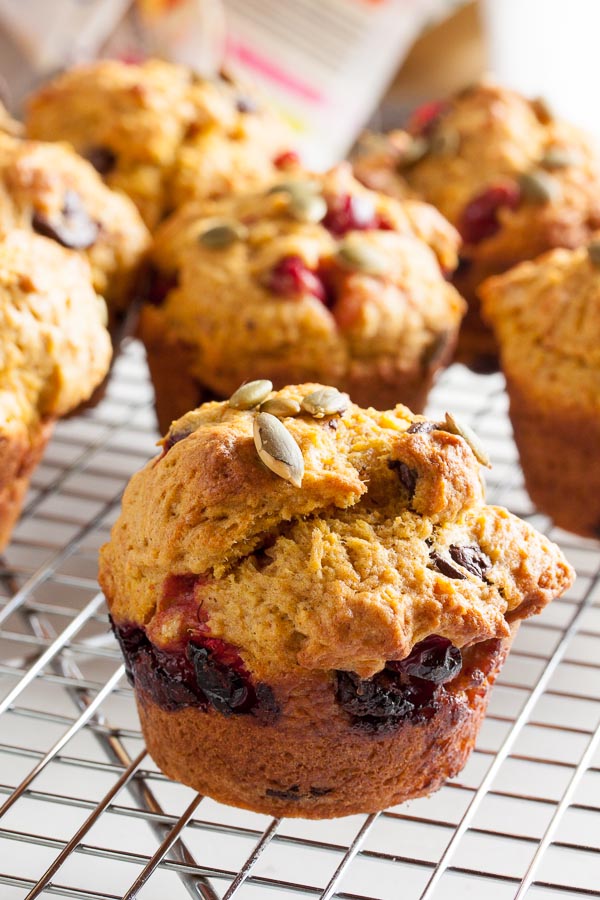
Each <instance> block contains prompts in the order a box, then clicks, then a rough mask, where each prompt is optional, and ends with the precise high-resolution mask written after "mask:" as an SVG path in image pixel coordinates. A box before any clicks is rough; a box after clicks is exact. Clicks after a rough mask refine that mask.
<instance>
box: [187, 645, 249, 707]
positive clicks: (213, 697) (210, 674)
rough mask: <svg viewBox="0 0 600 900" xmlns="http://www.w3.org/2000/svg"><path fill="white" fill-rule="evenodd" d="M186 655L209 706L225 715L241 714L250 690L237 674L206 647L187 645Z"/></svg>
mask: <svg viewBox="0 0 600 900" xmlns="http://www.w3.org/2000/svg"><path fill="white" fill-rule="evenodd" d="M188 655H189V657H190V659H191V661H192V663H193V666H194V670H195V672H196V681H197V682H198V685H199V686H200V688H201V690H202V693H203V694H204V696H205V697H206V698H207V700H208V702H209V703H210V705H211V706H212V707H214V709H216V710H217V712H220V713H224V714H225V715H231V713H233V712H236V711H237V712H241V711H242V709H243V707H245V706H246V704H247V703H248V700H249V699H250V690H249V686H248V684H247V683H246V681H245V680H244V679H243V678H242V676H241V675H240V674H239V672H237V671H236V670H235V669H233V668H231V667H230V666H228V665H225V664H222V663H220V662H219V660H218V658H216V656H215V654H214V653H213V652H212V651H211V650H209V649H208V647H197V646H195V645H194V644H188Z"/></svg>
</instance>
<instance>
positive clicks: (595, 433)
mask: <svg viewBox="0 0 600 900" xmlns="http://www.w3.org/2000/svg"><path fill="white" fill-rule="evenodd" d="M599 237H600V236H599ZM481 298H482V304H483V314H484V316H485V318H486V319H487V321H489V322H490V324H491V325H492V327H493V329H494V333H495V335H496V339H497V341H498V344H499V347H500V359H501V363H502V368H503V370H504V373H505V375H506V381H507V389H508V393H509V396H510V417H511V421H512V424H513V429H514V433H515V440H516V442H517V447H518V449H519V454H520V457H521V465H522V467H523V473H524V475H525V484H526V486H527V490H528V491H529V493H530V495H531V498H532V500H533V501H534V503H535V504H536V505H537V506H538V508H539V509H540V510H542V511H543V512H545V513H548V515H550V516H551V517H552V518H553V520H554V521H555V523H556V524H557V525H560V526H561V527H562V528H566V529H567V530H569V531H575V532H577V533H578V534H583V535H587V536H588V537H600V468H599V467H598V465H597V464H596V459H597V456H598V447H599V446H600V240H599V239H596V240H594V241H593V242H591V243H590V245H589V246H588V247H580V248H578V249H577V250H564V249H557V250H553V251H550V252H549V253H546V254H544V255H543V256H541V257H540V258H539V259H537V260H535V261H533V262H525V263H521V265H519V266H516V267H515V268H514V269H511V271H509V272H506V273H505V274H504V275H498V276H496V277H494V278H490V279H489V280H488V281H486V282H484V284H483V285H482V286H481Z"/></svg>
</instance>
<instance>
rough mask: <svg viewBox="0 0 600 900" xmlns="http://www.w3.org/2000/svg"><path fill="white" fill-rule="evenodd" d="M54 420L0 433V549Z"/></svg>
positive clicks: (7, 534)
mask: <svg viewBox="0 0 600 900" xmlns="http://www.w3.org/2000/svg"><path fill="white" fill-rule="evenodd" d="M53 427H54V421H53V420H47V421H45V422H42V423H41V425H40V426H39V428H38V430H37V432H36V433H35V434H34V435H33V436H32V437H30V436H28V435H27V433H26V432H25V431H23V432H17V433H15V434H14V435H13V434H0V552H2V551H3V550H4V548H5V547H6V545H7V544H8V542H9V540H10V536H11V534H12V530H13V528H14V526H15V523H16V521H17V519H18V518H19V516H20V514H21V509H22V508H23V502H24V500H25V495H26V494H27V490H28V488H29V482H30V479H31V475H32V473H33V471H34V469H35V467H36V466H37V464H38V463H39V461H40V459H41V458H42V455H43V453H44V450H45V449H46V445H47V443H48V441H49V440H50V436H51V434H52V429H53Z"/></svg>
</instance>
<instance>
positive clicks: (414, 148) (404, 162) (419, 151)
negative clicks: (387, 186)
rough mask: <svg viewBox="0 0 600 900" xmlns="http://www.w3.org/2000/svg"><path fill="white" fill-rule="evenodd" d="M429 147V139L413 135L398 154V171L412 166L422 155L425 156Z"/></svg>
mask: <svg viewBox="0 0 600 900" xmlns="http://www.w3.org/2000/svg"><path fill="white" fill-rule="evenodd" d="M429 149H430V147H429V141H428V140H427V138H424V137H414V138H413V139H412V141H411V142H410V144H407V146H406V147H405V148H404V150H403V151H402V153H401V155H400V159H399V160H398V168H399V169H400V171H402V169H408V168H409V167H410V166H414V165H415V163H418V162H419V161H420V160H421V159H423V157H424V156H427V154H428V153H429Z"/></svg>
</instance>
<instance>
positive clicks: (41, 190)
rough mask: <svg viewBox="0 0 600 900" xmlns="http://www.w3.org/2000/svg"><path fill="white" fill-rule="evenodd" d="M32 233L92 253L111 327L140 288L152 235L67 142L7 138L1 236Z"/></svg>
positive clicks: (1, 148) (1, 170)
mask: <svg viewBox="0 0 600 900" xmlns="http://www.w3.org/2000/svg"><path fill="white" fill-rule="evenodd" d="M13 228H21V229H28V230H32V231H34V232H37V233H38V234H41V235H44V236H45V237H48V238H51V239H52V240H53V241H56V242H57V243H58V244H61V245H62V246H63V247H67V248H70V249H72V250H78V251H80V252H81V253H82V254H84V255H85V256H86V257H87V259H88V261H89V263H90V265H91V269H92V278H93V284H94V288H95V290H96V291H97V292H98V293H99V294H102V295H103V296H104V297H105V299H106V301H107V304H108V307H109V311H110V318H111V326H112V327H114V326H116V324H117V322H118V321H119V320H120V319H121V318H122V317H123V315H124V313H125V311H126V309H127V307H128V306H129V304H130V303H131V301H132V299H133V296H134V293H135V291H136V290H137V288H138V280H139V270H140V266H141V263H142V260H143V259H144V256H145V253H146V251H147V249H148V245H149V241H150V235H149V233H148V230H147V229H146V226H145V225H144V223H143V222H142V219H141V217H140V215H139V213H138V211H137V210H136V208H135V206H134V205H133V203H132V202H131V201H130V200H129V199H128V198H127V197H124V196H123V195H122V194H120V193H117V192H115V191H111V190H109V189H108V188H107V187H106V185H105V184H103V182H102V180H101V178H100V177H99V175H98V173H97V172H95V171H94V169H93V168H92V166H91V165H90V164H89V163H88V162H86V161H85V160H83V159H81V158H80V157H79V156H77V154H76V153H74V152H73V150H72V149H71V148H70V147H68V146H67V145H66V144H50V143H42V142H39V141H29V140H20V139H18V138H14V137H10V136H8V135H7V134H1V133H0V231H4V232H9V231H11V230H12V229H13Z"/></svg>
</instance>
